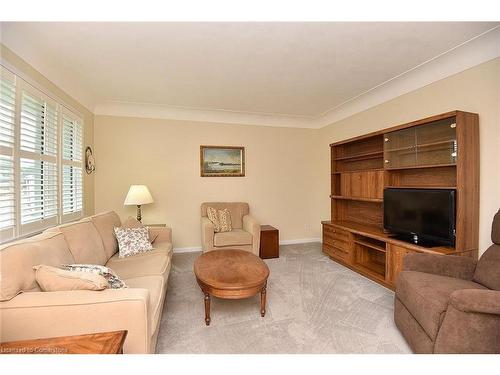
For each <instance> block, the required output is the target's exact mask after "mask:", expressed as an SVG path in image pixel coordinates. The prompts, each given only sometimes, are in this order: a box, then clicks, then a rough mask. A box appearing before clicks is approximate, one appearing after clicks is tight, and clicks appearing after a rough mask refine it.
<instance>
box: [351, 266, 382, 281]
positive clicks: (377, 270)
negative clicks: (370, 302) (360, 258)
mask: <svg viewBox="0 0 500 375" xmlns="http://www.w3.org/2000/svg"><path fill="white" fill-rule="evenodd" d="M354 266H355V267H356V268H361V269H362V270H363V271H365V272H367V273H370V274H371V275H372V276H373V277H376V278H380V279H382V280H384V281H385V264H380V263H376V262H356V263H354Z"/></svg>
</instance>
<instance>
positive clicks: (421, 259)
mask: <svg viewBox="0 0 500 375" xmlns="http://www.w3.org/2000/svg"><path fill="white" fill-rule="evenodd" d="M475 269H476V261H475V260H474V259H472V258H469V257H462V256H456V255H437V254H421V253H410V254H407V255H406V256H405V257H404V259H403V270H404V271H418V272H425V273H432V274H434V275H441V276H448V277H455V278H458V279H464V280H472V276H473V275H474V270H475Z"/></svg>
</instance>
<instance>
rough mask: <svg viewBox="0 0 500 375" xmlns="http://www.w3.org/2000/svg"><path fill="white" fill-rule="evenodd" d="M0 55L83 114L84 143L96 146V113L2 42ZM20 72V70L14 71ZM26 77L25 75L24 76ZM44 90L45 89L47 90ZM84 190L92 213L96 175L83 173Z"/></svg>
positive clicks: (87, 210) (87, 206)
mask: <svg viewBox="0 0 500 375" xmlns="http://www.w3.org/2000/svg"><path fill="white" fill-rule="evenodd" d="M0 56H1V57H2V60H3V61H5V62H6V63H7V64H9V65H11V66H13V67H14V68H15V69H16V70H18V71H19V72H20V73H21V75H24V76H27V77H29V78H30V79H31V80H33V81H34V82H36V83H37V84H38V85H39V86H41V87H42V88H44V89H46V90H48V93H50V94H52V96H56V97H57V98H59V99H60V100H62V101H63V102H64V103H65V104H66V105H68V106H70V107H71V108H72V109H74V110H76V111H77V112H79V113H80V114H81V115H83V121H84V124H85V134H84V144H85V147H86V146H91V147H92V148H93V146H94V114H93V113H92V112H90V111H89V110H88V109H87V108H85V107H84V106H83V105H81V104H80V103H79V102H77V101H76V100H74V99H73V98H72V97H70V96H69V95H68V94H66V93H65V92H64V91H63V90H61V89H60V88H59V87H58V86H56V85H55V84H54V83H53V82H51V81H49V80H48V79H47V78H45V77H44V76H43V75H42V74H41V73H40V72H38V71H37V70H36V69H35V68H33V67H32V66H31V65H29V64H28V63H27V62H26V61H24V60H23V59H21V58H20V57H19V56H18V55H16V54H15V53H14V52H12V51H11V50H10V49H8V48H7V47H5V46H4V45H3V44H1V43H0ZM14 73H18V72H14ZM23 78H24V77H23ZM46 90H43V91H46ZM83 190H84V206H85V214H86V215H91V214H93V213H94V175H93V174H91V175H88V174H86V173H84V175H83Z"/></svg>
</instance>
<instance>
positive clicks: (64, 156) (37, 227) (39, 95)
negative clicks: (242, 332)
mask: <svg viewBox="0 0 500 375" xmlns="http://www.w3.org/2000/svg"><path fill="white" fill-rule="evenodd" d="M83 130H84V127H83V120H82V118H81V116H78V115H76V114H75V113H73V112H72V111H70V110H69V109H67V108H66V107H65V106H64V104H63V103H62V102H60V101H59V100H58V99H57V100H55V99H53V98H51V97H50V96H49V95H47V94H45V93H43V92H42V91H40V90H38V89H37V88H35V87H33V86H32V85H30V84H29V83H28V82H26V81H25V80H24V79H23V78H21V77H19V76H17V75H16V74H14V73H12V72H11V71H10V70H8V69H7V68H5V67H4V66H2V65H0V243H4V242H7V241H9V240H12V239H14V238H16V237H22V236H27V235H30V234H33V233H36V232H40V231H42V230H43V229H46V228H48V227H52V226H55V225H57V224H59V223H61V222H67V221H71V220H75V219H78V218H80V217H81V216H82V214H83V212H84V207H83V175H84V173H83V171H84V169H83V159H84V153H83V142H84V131H83Z"/></svg>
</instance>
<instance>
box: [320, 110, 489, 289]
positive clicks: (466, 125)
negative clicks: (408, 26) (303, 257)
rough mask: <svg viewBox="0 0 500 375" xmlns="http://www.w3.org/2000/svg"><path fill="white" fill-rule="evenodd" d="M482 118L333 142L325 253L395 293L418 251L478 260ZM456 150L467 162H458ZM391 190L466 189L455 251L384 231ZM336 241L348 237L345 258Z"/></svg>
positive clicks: (451, 116)
mask: <svg viewBox="0 0 500 375" xmlns="http://www.w3.org/2000/svg"><path fill="white" fill-rule="evenodd" d="M478 119H479V116H478V115H477V114H475V113H468V112H463V111H452V112H448V113H443V114H440V115H436V116H432V117H428V118H425V119H421V120H417V121H413V122H410V123H406V124H401V125H397V126H393V127H391V128H387V129H382V130H380V131H377V132H373V133H369V134H365V135H361V136H357V137H354V138H350V139H346V140H342V141H339V142H335V143H332V144H331V145H330V167H331V172H330V194H331V195H330V203H331V206H330V219H331V221H324V222H322V223H323V244H324V245H323V252H324V253H325V254H327V255H330V258H331V259H332V260H334V261H337V262H339V263H341V264H343V265H345V266H346V267H349V268H350V269H352V270H354V271H355V272H358V273H360V274H362V275H364V276H366V277H368V278H370V279H372V280H374V281H376V282H378V283H380V284H382V285H385V286H388V287H389V288H394V286H395V283H396V280H397V277H398V275H399V272H400V271H401V270H402V268H403V258H404V257H405V256H406V255H407V254H410V253H426V254H439V255H449V254H453V255H461V256H470V257H472V258H474V259H477V256H478V237H479V234H478V226H479V223H478V218H479V214H478V212H479V120H478ZM386 138H387V139H388V140H389V142H386V141H385V139H386ZM419 143H420V144H419ZM392 147H394V148H392ZM455 151H456V152H457V155H459V157H452V156H451V153H452V152H455ZM385 160H389V161H388V162H387V163H385ZM385 188H400V189H441V190H444V189H449V190H455V191H458V192H459V193H458V194H455V196H456V198H455V205H456V210H457V213H458V214H457V216H456V236H455V246H454V247H448V246H436V247H429V248H428V247H423V246H420V245H415V244H414V243H411V242H406V241H403V240H401V239H397V238H396V237H395V236H394V235H391V234H389V233H386V232H384V230H383V221H384V205H383V189H385ZM332 233H334V234H335V235H334V236H332ZM332 237H335V238H334V239H335V240H339V241H340V239H342V240H344V239H345V241H344V242H342V243H341V244H342V247H343V249H344V250H345V254H344V253H340V252H338V253H335V254H333V256H331V254H329V250H330V248H329V247H328V246H329V245H328V241H331V240H332ZM339 244H340V242H339ZM344 250H343V251H344Z"/></svg>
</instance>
